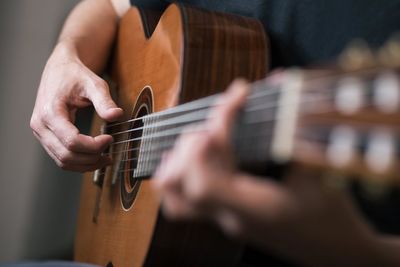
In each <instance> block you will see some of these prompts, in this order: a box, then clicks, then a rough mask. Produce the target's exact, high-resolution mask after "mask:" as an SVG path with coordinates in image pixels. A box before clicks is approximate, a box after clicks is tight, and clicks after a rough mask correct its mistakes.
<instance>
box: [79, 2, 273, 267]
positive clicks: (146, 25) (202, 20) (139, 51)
mask: <svg viewBox="0 0 400 267" xmlns="http://www.w3.org/2000/svg"><path fill="white" fill-rule="evenodd" d="M157 22H158V23H157ZM156 25H157V26H156ZM153 31H154V32H153ZM267 51H268V42H267V38H266V36H265V33H264V29H263V27H262V25H261V24H260V23H259V22H257V21H255V20H252V19H247V18H243V17H238V16H233V15H226V14H220V13H213V12H208V11H202V10H198V9H193V8H190V7H187V6H183V5H175V4H173V5H171V6H170V7H169V8H168V9H167V10H166V11H165V12H164V13H163V14H162V16H161V18H160V15H159V14H158V13H157V12H151V11H146V10H139V9H137V8H132V9H131V10H130V11H129V12H128V13H127V15H126V16H125V17H124V18H123V19H122V21H121V22H120V27H119V33H118V40H117V45H116V49H115V54H114V72H113V79H114V80H115V81H116V83H117V86H118V87H117V95H118V98H117V102H118V104H119V106H120V107H122V108H123V109H124V111H125V118H124V120H129V119H131V118H134V117H137V116H139V114H141V113H140V112H141V110H145V111H147V112H148V113H151V112H158V111H162V110H165V109H166V108H169V107H173V106H175V105H177V104H181V103H185V102H188V101H191V100H194V99H198V98H201V97H204V96H207V95H210V94H213V93H217V92H219V91H221V90H224V89H225V88H226V87H227V86H228V84H229V83H230V82H231V81H232V80H233V79H234V78H236V77H244V78H247V79H249V80H251V81H252V80H256V79H260V78H262V77H264V76H265V74H266V72H267V68H268V58H267V56H268V53H267ZM144 106H145V107H146V108H145V109H141V107H144ZM101 124H102V122H101V121H100V120H99V119H98V118H96V119H95V121H94V123H93V126H92V129H93V130H92V134H93V135H97V134H99V133H100V131H101V130H100V129H101ZM116 171H118V169H117V168H116V167H115V166H114V167H112V168H109V169H108V170H107V172H106V175H105V176H104V181H103V185H102V187H98V186H96V185H94V184H93V182H92V179H93V173H88V174H85V175H84V181H83V185H82V193H81V206H80V211H79V219H78V230H77V235H76V242H75V260H76V261H80V262H89V263H94V264H99V265H101V266H118V267H119V266H234V265H235V264H236V263H237V261H238V260H239V258H240V253H241V247H240V246H238V245H237V244H234V243H233V242H231V241H230V240H227V239H226V238H225V237H224V236H223V234H222V233H220V232H219V231H218V230H217V229H215V228H214V227H213V226H210V225H206V224H201V223H196V224H194V223H172V222H169V221H167V220H165V219H164V218H163V216H162V215H161V214H160V212H159V210H160V200H159V199H158V196H157V194H156V193H155V192H154V191H153V189H152V187H151V181H141V182H140V183H139V184H135V186H136V187H135V186H132V185H130V184H129V178H128V179H118V180H117V184H113V183H112V179H113V172H114V173H115V172H116ZM120 183H122V184H120ZM133 189H137V192H136V193H135V196H134V199H133V201H132V203H131V204H130V206H129V207H128V208H126V207H125V206H124V205H123V203H121V202H123V201H124V199H123V197H121V195H123V194H122V191H124V190H126V191H127V192H128V196H130V195H132V194H131V193H132V191H133ZM121 198H122V200H121ZM127 201H128V200H127Z"/></svg>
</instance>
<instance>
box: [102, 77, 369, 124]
mask: <svg viewBox="0 0 400 267" xmlns="http://www.w3.org/2000/svg"><path fill="white" fill-rule="evenodd" d="M348 76H349V77H351V72H350V73H347V74H346V76H344V75H343V74H341V73H328V74H324V75H319V76H315V77H311V78H309V80H308V81H307V84H309V85H310V84H313V83H318V81H319V80H328V81H329V79H333V78H335V77H342V78H345V77H348ZM369 80H370V79H368V80H365V81H364V82H367V81H368V82H370V81H369ZM355 84H358V82H356V83H355ZM282 85H283V84H279V86H278V85H276V84H274V83H270V82H269V80H268V78H266V79H263V80H259V81H256V82H253V83H251V84H250V91H251V92H250V93H249V95H248V96H247V99H253V98H258V97H264V96H268V95H271V94H272V95H273V94H279V93H280V92H281V89H282ZM260 86H261V88H260ZM268 86H269V88H270V89H269V90H266V89H265V88H268ZM262 88H264V90H260V89H262ZM321 90H326V91H328V90H330V88H324V89H320V91H321ZM257 94H260V95H257ZM222 95H223V93H219V94H215V95H211V96H208V97H204V98H201V99H198V100H195V101H191V102H188V103H184V104H181V105H179V106H176V107H172V108H169V109H166V110H164V111H160V112H156V113H152V114H147V115H145V116H142V117H139V118H134V119H130V120H127V121H123V122H117V123H112V124H108V125H106V126H105V128H106V129H108V128H112V127H115V126H121V125H124V124H128V123H131V122H135V121H138V120H142V119H144V118H149V119H150V118H153V117H158V118H162V117H163V116H166V115H171V114H172V115H174V114H176V113H181V112H186V111H189V110H193V109H196V107H198V106H200V107H201V106H203V107H205V108H207V107H209V106H207V105H208V104H209V103H210V101H214V100H216V99H218V98H220V97H221V96H222Z"/></svg>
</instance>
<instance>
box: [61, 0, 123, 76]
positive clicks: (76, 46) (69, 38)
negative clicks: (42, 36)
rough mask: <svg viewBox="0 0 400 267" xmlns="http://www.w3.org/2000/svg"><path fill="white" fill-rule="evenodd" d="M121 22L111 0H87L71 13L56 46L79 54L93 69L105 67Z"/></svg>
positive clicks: (65, 52)
mask: <svg viewBox="0 0 400 267" xmlns="http://www.w3.org/2000/svg"><path fill="white" fill-rule="evenodd" d="M117 23H118V15H117V12H116V11H115V9H114V7H113V4H112V3H111V1H110V0H85V1H82V2H80V3H79V4H78V5H77V6H76V7H75V8H74V9H73V11H72V12H71V14H70V15H69V16H68V18H67V20H66V22H65V24H64V27H63V30H62V32H61V35H60V37H59V42H58V44H57V46H56V49H61V50H62V51H63V52H62V54H64V55H65V54H67V56H72V57H77V58H78V59H79V60H81V61H82V62H83V64H84V65H86V66H87V67H88V68H90V69H91V70H92V71H93V72H96V73H99V72H101V71H102V70H103V68H104V66H105V64H106V61H107V58H108V55H109V51H110V48H111V45H112V43H113V40H114V37H115V34H116V29H117Z"/></svg>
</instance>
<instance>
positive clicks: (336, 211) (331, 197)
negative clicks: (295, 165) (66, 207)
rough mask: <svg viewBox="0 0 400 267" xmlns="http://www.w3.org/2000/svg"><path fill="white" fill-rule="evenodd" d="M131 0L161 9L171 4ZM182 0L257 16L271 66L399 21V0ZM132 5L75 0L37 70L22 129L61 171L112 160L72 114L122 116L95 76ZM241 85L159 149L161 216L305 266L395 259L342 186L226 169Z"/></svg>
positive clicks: (369, 35) (391, 244) (322, 54)
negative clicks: (162, 152) (163, 151)
mask: <svg viewBox="0 0 400 267" xmlns="http://www.w3.org/2000/svg"><path fill="white" fill-rule="evenodd" d="M131 2H132V4H137V5H139V6H144V7H152V8H160V9H161V8H164V7H165V6H166V5H167V4H168V2H167V1H156V0H154V1H144V0H143V1H134V0H132V1H131ZM181 2H186V3H188V4H191V5H194V6H198V7H202V8H208V9H212V10H218V11H224V12H232V13H236V14H240V15H245V16H253V17H256V18H258V19H260V20H261V21H262V22H263V23H264V25H265V27H266V30H267V31H268V33H269V34H270V36H271V43H272V60H273V66H274V67H285V66H290V65H300V66H302V65H308V64H312V63H315V62H319V61H325V60H329V59H333V58H335V57H336V56H337V55H338V53H339V52H340V50H342V48H343V47H344V46H345V45H346V44H347V43H348V42H349V41H351V40H352V39H354V38H363V39H365V40H366V41H367V42H368V43H370V44H371V45H372V46H379V45H381V44H382V43H383V42H384V41H385V40H386V39H387V38H388V37H389V36H390V35H391V34H392V33H393V32H394V31H396V30H398V29H399V28H400V21H399V11H400V1H398V0H383V1H379V2H378V1H372V0H362V1H361V0H351V1H349V0H347V1H341V0H328V1H296V0H279V1H278V0H246V1H244V0H237V1H227V0H223V1H211V0H210V1H207V0H203V1H201V0H197V1H196V0H186V1H181ZM129 6H130V3H129V1H128V0H86V1H82V2H81V3H80V4H79V5H78V6H77V7H76V8H75V9H74V10H73V11H72V13H71V15H70V16H69V18H68V19H67V21H66V23H65V26H64V29H63V31H62V33H61V35H60V38H59V42H58V44H57V46H56V47H55V49H54V51H53V53H52V55H51V57H50V58H49V60H48V63H47V65H46V67H45V70H44V72H43V76H42V81H41V84H40V87H39V91H38V96H37V100H36V105H35V108H34V111H33V115H32V119H31V127H32V129H33V131H34V134H35V136H36V137H37V138H38V139H39V141H40V142H41V143H42V145H43V147H44V148H45V149H46V151H47V152H48V153H49V155H50V156H51V157H52V158H53V159H54V161H55V162H56V163H57V165H59V166H60V167H61V168H63V169H66V170H72V171H80V172H85V171H91V170H95V169H98V168H101V167H103V166H105V165H107V164H110V159H109V158H108V157H105V156H101V152H102V151H103V150H104V149H105V148H106V147H107V146H108V145H109V144H110V143H111V142H112V138H111V136H108V135H100V136H96V137H90V136H86V135H83V134H80V133H79V131H78V130H77V128H76V127H75V126H74V124H73V122H74V118H75V113H76V110H77V109H79V108H82V107H85V106H88V105H91V104H93V105H94V107H95V110H96V112H97V113H98V114H99V116H100V117H101V118H103V119H104V120H106V121H115V120H117V119H118V118H119V117H120V116H121V115H122V113H123V111H122V110H121V109H120V108H118V106H117V105H116V104H115V103H114V102H113V101H112V99H111V97H110V93H109V89H108V87H107V84H106V83H105V82H104V81H103V80H102V79H101V78H100V77H99V76H98V74H100V73H101V72H102V70H103V69H104V66H105V64H106V61H107V58H108V55H109V51H110V47H111V45H112V42H113V39H114V37H115V33H116V28H117V23H118V18H119V17H121V16H122V15H123V14H124V13H125V12H126V11H127V10H128V8H129ZM245 87H246V84H245V83H243V82H240V81H238V82H236V83H234V84H233V85H232V87H231V89H230V90H229V91H228V93H227V95H226V105H223V106H222V107H220V108H218V110H216V111H214V113H215V116H214V118H213V119H210V120H209V121H207V122H206V123H207V124H210V125H211V126H212V127H210V128H211V129H213V130H211V131H209V132H208V133H207V134H205V135H202V136H200V135H196V134H192V135H184V136H182V137H181V138H180V140H179V141H178V143H177V145H176V147H175V149H174V150H173V151H171V152H170V153H169V154H168V155H166V156H165V158H164V160H163V163H162V164H161V166H160V168H159V171H158V173H157V175H155V176H156V177H158V178H157V180H156V186H157V188H158V189H159V191H160V193H161V195H162V196H163V208H164V210H165V212H166V214H167V215H168V216H170V217H172V218H192V217H206V218H209V219H210V220H212V221H214V222H216V223H217V224H218V225H220V227H221V228H222V229H223V230H224V231H225V232H226V233H227V234H229V235H233V236H238V237H240V238H243V239H246V240H247V241H249V242H250V243H253V244H254V245H256V246H258V247H259V248H261V249H262V250H265V251H270V252H273V253H274V254H277V255H280V256H282V257H285V258H287V259H289V260H291V261H293V262H296V263H298V264H302V265H306V266H399V265H400V256H399V255H400V253H398V252H399V251H400V243H399V242H400V241H399V240H398V239H397V238H394V237H387V236H383V235H382V234H379V233H377V232H376V231H375V230H374V229H373V228H372V227H371V226H370V225H369V224H368V223H367V222H366V221H365V220H364V219H363V218H362V216H361V215H360V214H359V212H358V210H357V209H356V208H355V207H354V204H353V203H352V202H351V200H350V197H349V196H348V195H347V194H345V192H342V191H341V190H339V189H337V188H330V189H329V190H326V188H323V186H324V185H323V184H322V183H321V179H318V177H313V176H312V175H311V174H307V173H304V174H302V175H300V174H296V176H293V175H289V177H287V178H285V179H284V181H283V182H282V183H276V182H273V181H272V180H267V179H259V178H257V177H253V176H250V175H248V174H245V173H240V172H239V171H238V170H236V169H235V166H234V164H233V163H232V160H231V156H230V155H231V153H230V145H229V142H228V140H229V132H230V127H231V124H232V120H233V118H234V116H235V112H236V110H237V109H238V108H239V107H240V105H241V103H242V101H243V99H244V96H245ZM188 147H190V148H191V150H190V151H189V150H188V149H187V148H188ZM193 148H194V149H193ZM182 161H185V162H182ZM189 162H190V163H192V164H184V163H189Z"/></svg>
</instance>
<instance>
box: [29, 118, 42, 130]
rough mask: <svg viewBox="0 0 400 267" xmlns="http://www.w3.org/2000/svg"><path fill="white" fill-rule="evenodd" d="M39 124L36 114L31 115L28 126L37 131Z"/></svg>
mask: <svg viewBox="0 0 400 267" xmlns="http://www.w3.org/2000/svg"><path fill="white" fill-rule="evenodd" d="M39 125H40V122H39V120H38V119H37V117H36V116H32V117H31V120H30V122H29V126H30V127H31V129H32V130H33V131H38V130H39Z"/></svg>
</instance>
